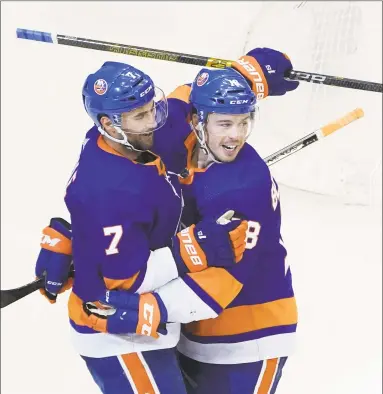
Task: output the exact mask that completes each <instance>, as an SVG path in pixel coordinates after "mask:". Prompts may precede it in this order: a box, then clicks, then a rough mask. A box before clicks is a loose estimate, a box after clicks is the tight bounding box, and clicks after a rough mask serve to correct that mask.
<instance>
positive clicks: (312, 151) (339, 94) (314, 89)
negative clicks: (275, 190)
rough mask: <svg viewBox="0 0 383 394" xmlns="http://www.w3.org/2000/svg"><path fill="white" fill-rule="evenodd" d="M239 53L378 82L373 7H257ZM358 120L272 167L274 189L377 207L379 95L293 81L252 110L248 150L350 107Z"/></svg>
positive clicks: (289, 137) (285, 139)
mask: <svg viewBox="0 0 383 394" xmlns="http://www.w3.org/2000/svg"><path fill="white" fill-rule="evenodd" d="M257 11H258V12H257V13H256V16H255V18H254V20H253V21H252V23H251V26H249V30H248V34H247V39H246V43H245V45H244V48H243V50H244V51H248V50H249V49H251V48H254V47H257V46H262V47H271V48H275V49H279V50H281V51H283V52H285V53H287V54H288V55H289V57H290V58H291V59H292V61H293V66H294V68H296V69H298V70H300V71H308V72H314V73H323V74H328V75H336V76H344V77H348V78H355V79H362V80H370V81H374V82H381V80H382V75H381V74H382V3H381V2H350V1H344V2H270V3H269V2H262V3H261V5H260V6H259V7H258V9H257ZM357 107H362V108H363V110H364V111H365V117H364V118H362V119H361V120H358V121H357V122H355V123H353V124H352V125H350V126H347V127H346V128H344V129H342V130H340V131H338V132H337V133H335V134H334V135H332V136H330V137H329V138H326V139H324V140H323V141H321V142H319V143H317V144H315V145H313V146H310V147H307V148H306V149H304V150H303V151H302V152H299V153H297V154H295V155H293V156H291V157H289V158H287V159H285V160H283V161H281V162H280V163H277V164H275V165H274V166H273V167H272V172H273V174H274V175H275V177H276V178H277V179H278V181H279V183H281V184H285V185H287V186H291V187H294V188H298V189H302V190H305V191H308V192H313V193H320V194H325V195H331V196H336V197H337V198H339V199H341V201H342V202H344V203H347V204H361V205H377V206H380V205H381V201H382V181H381V179H382V147H381V145H382V94H380V93H373V92H363V91H358V90H352V89H345V88H338V87H331V86H324V85H318V84H311V83H306V82H301V84H300V87H299V89H297V90H296V91H294V92H292V93H290V94H287V95H285V96H283V97H280V98H276V99H270V98H269V99H266V100H265V101H264V102H263V103H261V106H260V113H259V123H258V127H257V130H256V131H255V132H254V133H253V135H252V136H251V139H250V143H251V144H252V145H254V146H255V147H256V148H257V149H258V151H259V152H260V153H261V155H262V156H263V157H265V156H267V155H268V154H270V153H272V152H274V151H276V150H278V149H279V148H281V147H283V146H285V145H288V144H289V143H291V142H292V141H294V140H296V139H298V138H300V137H302V136H303V135H305V134H308V133H310V132H311V131H313V130H315V129H317V128H319V127H321V126H324V125H325V124H327V123H329V122H330V121H332V120H335V119H337V118H339V117H341V116H343V115H344V114H346V113H347V112H349V111H351V110H353V109H354V108H357Z"/></svg>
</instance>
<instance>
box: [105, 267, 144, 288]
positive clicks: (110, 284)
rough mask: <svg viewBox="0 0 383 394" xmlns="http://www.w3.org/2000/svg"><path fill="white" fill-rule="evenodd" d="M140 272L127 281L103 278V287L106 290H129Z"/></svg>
mask: <svg viewBox="0 0 383 394" xmlns="http://www.w3.org/2000/svg"><path fill="white" fill-rule="evenodd" d="M139 273H140V271H138V272H137V273H136V274H134V275H133V276H131V277H130V278H127V279H110V278H105V277H104V282H105V286H106V288H107V289H108V290H115V289H118V290H129V289H130V288H131V287H132V286H133V285H134V283H135V282H136V280H137V278H138V275H139Z"/></svg>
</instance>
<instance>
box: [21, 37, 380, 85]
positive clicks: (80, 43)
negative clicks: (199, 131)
mask: <svg viewBox="0 0 383 394" xmlns="http://www.w3.org/2000/svg"><path fill="white" fill-rule="evenodd" d="M16 34H17V38H23V39H26V40H32V41H41V42H46V43H50V44H59V45H68V46H74V47H80V48H87V49H94V50H98V51H104V52H113V53H120V54H124V55H130V56H138V57H145V58H151V59H157V60H166V61H169V62H176V63H183V64H192V65H196V66H202V67H212V68H225V67H231V66H232V63H233V62H234V61H233V60H224V59H219V58H212V57H206V56H199V55H191V54H187V53H180V52H172V51H165V50H161V49H152V48H145V47H139V46H134V45H126V44H118V43H115V42H108V41H99V40H93V39H91V38H83V37H72V36H67V35H63V34H54V33H47V32H41V31H37V30H28V29H17V31H16ZM285 77H286V78H288V79H290V80H298V81H303V82H312V83H318V84H323V85H330V86H338V87H342V88H349V89H358V90H366V91H370V92H380V93H382V84H381V83H377V82H370V81H361V80H358V79H351V78H343V77H336V76H332V75H325V74H315V73H311V72H307V71H297V70H291V71H289V72H287V73H286V75H285Z"/></svg>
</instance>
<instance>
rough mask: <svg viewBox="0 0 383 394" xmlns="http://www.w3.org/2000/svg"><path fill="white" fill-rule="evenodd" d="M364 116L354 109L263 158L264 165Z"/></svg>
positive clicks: (360, 110)
mask: <svg viewBox="0 0 383 394" xmlns="http://www.w3.org/2000/svg"><path fill="white" fill-rule="evenodd" d="M363 116H364V112H363V110H362V108H356V109H354V110H353V111H351V112H349V113H348V114H346V115H344V116H343V117H342V118H340V119H337V120H336V121H334V122H331V123H328V124H327V125H326V126H323V127H321V128H320V129H318V130H315V131H314V132H312V133H310V134H308V135H306V136H305V137H303V138H301V139H299V140H297V141H295V142H293V143H292V144H290V145H288V146H286V147H285V148H282V149H281V150H279V151H278V152H275V153H273V154H272V155H270V156H267V157H265V158H264V161H265V163H266V164H267V165H268V166H272V165H273V164H275V163H277V162H278V161H280V160H283V159H284V158H286V157H288V156H290V155H292V154H293V153H296V152H298V151H300V150H302V149H303V148H306V146H308V145H311V144H313V143H314V142H317V141H319V140H320V139H322V138H324V137H327V136H329V135H330V134H332V133H334V132H335V131H337V130H339V129H341V128H343V127H344V126H347V125H348V124H350V123H351V122H354V121H355V120H358V119H359V118H362V117H363Z"/></svg>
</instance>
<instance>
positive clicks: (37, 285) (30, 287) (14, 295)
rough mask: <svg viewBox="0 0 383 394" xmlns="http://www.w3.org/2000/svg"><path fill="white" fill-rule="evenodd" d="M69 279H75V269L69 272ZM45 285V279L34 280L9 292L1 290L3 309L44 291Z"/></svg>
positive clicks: (0, 297) (0, 296)
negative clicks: (39, 291) (37, 291)
mask: <svg viewBox="0 0 383 394" xmlns="http://www.w3.org/2000/svg"><path fill="white" fill-rule="evenodd" d="M69 277H70V278H73V277H74V269H71V271H70V272H69ZM44 285H45V277H42V278H39V279H36V280H34V281H33V282H31V283H28V284H27V285H24V286H21V287H17V288H15V289H9V290H1V292H0V301H1V308H5V307H6V306H8V305H11V304H13V303H14V302H16V301H18V300H20V299H21V298H24V297H25V296H27V295H29V294H31V293H33V292H35V291H36V290H39V289H43V288H44Z"/></svg>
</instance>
